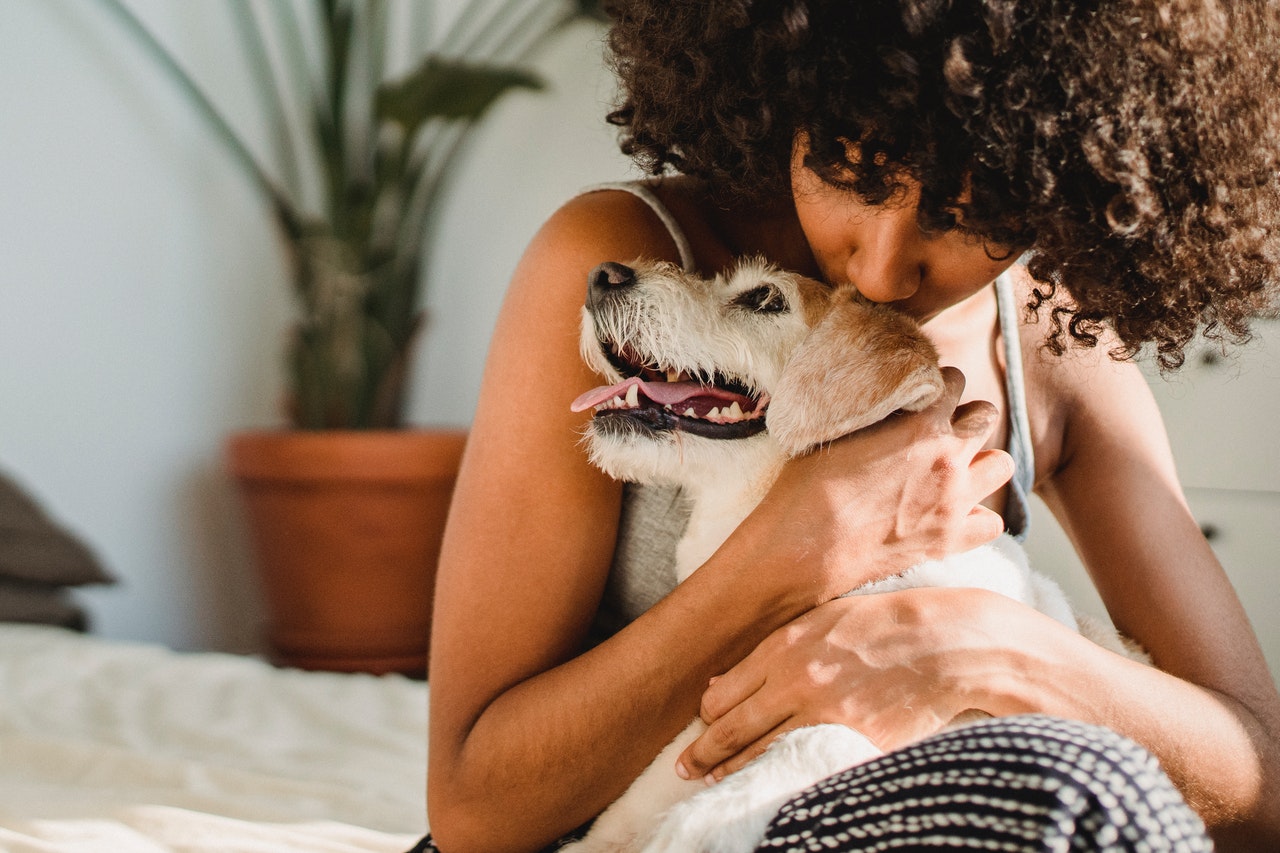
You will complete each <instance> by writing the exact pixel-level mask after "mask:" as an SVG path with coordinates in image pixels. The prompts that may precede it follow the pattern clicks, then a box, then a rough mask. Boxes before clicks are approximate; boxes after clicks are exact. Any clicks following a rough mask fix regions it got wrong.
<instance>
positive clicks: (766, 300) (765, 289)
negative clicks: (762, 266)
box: [733, 284, 788, 314]
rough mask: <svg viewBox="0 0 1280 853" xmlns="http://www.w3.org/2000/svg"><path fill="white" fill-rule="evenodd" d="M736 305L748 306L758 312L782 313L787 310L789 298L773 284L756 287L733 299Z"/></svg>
mask: <svg viewBox="0 0 1280 853" xmlns="http://www.w3.org/2000/svg"><path fill="white" fill-rule="evenodd" d="M733 304H734V305H738V306H740V307H742V308H748V309H750V310H752V311H755V312H756V313H758V314H780V313H782V312H783V311H786V310H787V308H788V306H787V298H786V297H785V296H783V295H782V291H781V290H778V288H776V287H774V286H773V285H771V284H762V285H760V286H759V287H754V288H752V289H751V290H748V291H747V292H746V293H744V294H742V295H741V296H739V297H738V298H736V299H734V300H733Z"/></svg>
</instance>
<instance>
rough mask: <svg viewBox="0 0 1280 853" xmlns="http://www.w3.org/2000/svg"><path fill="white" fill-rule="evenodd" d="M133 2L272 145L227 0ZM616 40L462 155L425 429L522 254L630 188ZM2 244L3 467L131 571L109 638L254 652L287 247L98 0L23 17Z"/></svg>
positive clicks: (1, 59) (10, 87)
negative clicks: (615, 191) (244, 475)
mask: <svg viewBox="0 0 1280 853" xmlns="http://www.w3.org/2000/svg"><path fill="white" fill-rule="evenodd" d="M129 5H130V7H131V8H133V9H134V10H135V11H137V12H138V14H139V15H140V17H142V18H143V20H144V21H146V22H147V23H148V25H150V26H152V27H153V28H154V29H155V30H156V31H157V32H158V33H159V34H160V35H161V37H162V39H163V40H164V41H165V42H166V44H168V45H170V47H171V48H172V49H173V50H174V51H175V52H176V53H177V54H178V55H179V57H180V58H181V59H182V61H183V62H184V63H186V64H187V66H188V67H189V68H190V69H191V70H192V71H193V73H195V74H196V76H197V77H198V78H199V79H201V80H203V81H206V83H207V85H208V86H209V88H210V89H211V90H212V91H213V92H214V93H215V98H216V99H217V100H218V101H219V103H220V104H222V105H224V107H225V109H226V110H227V112H228V113H230V114H231V116H232V118H233V121H234V122H235V123H236V124H237V125H238V126H241V127H245V128H247V129H248V132H249V135H250V137H251V139H252V140H253V142H254V143H255V144H260V143H262V142H263V139H264V138H265V136H264V134H263V132H262V128H263V122H262V121H261V119H260V118H259V113H258V112H257V103H256V101H254V100H253V99H252V98H251V97H250V96H249V95H248V94H247V93H248V92H249V91H250V89H249V87H248V85H247V80H246V78H245V75H244V72H243V71H242V70H240V69H237V67H236V65H235V63H234V61H232V60H229V59H228V58H227V57H231V56H238V54H237V53H236V52H235V51H236V46H235V45H236V35H235V31H234V28H233V27H232V26H231V24H230V19H229V17H228V15H227V5H228V4H227V3H226V2H225V0H202V2H190V0H145V2H144V0H129ZM445 5H446V7H447V8H454V7H456V5H457V4H456V2H455V3H450V4H445ZM599 38H600V34H599V31H598V30H597V29H595V28H593V27H591V26H590V25H583V26H581V27H577V28H575V29H573V30H572V31H569V32H566V33H564V34H562V36H561V37H560V38H559V39H558V40H557V41H556V42H555V43H554V44H553V45H552V46H551V47H550V49H549V50H547V51H546V53H545V54H544V55H543V56H541V57H540V59H539V61H538V63H537V67H538V68H539V70H540V71H541V72H542V73H543V74H544V76H546V77H547V78H548V80H549V82H550V84H551V86H550V91H549V92H543V93H539V94H525V93H520V94H516V95H514V96H512V97H510V98H509V99H508V101H507V102H505V103H504V104H503V105H501V106H500V107H499V108H498V110H497V112H496V113H495V114H494V115H493V116H492V121H491V123H490V124H489V125H488V126H487V127H486V129H485V131H484V132H483V134H482V137H483V138H482V139H481V140H480V143H479V144H478V145H477V146H476V149H475V150H474V151H473V152H472V154H471V156H469V157H468V158H466V161H465V163H464V164H463V166H462V169H461V173H460V174H459V177H458V180H457V183H456V185H455V190H456V191H455V194H454V196H453V197H452V200H451V206H450V211H449V214H448V216H447V218H446V222H445V223H444V225H443V227H442V228H441V229H440V233H439V234H438V236H437V239H438V250H437V253H436V257H435V259H434V262H433V265H432V267H431V268H430V269H429V270H428V273H427V275H428V280H429V282H433V283H434V284H429V285H428V287H429V288H432V290H431V292H430V295H429V297H428V304H429V306H430V307H431V311H432V313H433V315H434V316H435V318H436V322H435V323H434V325H433V327H432V329H431V330H430V332H429V338H428V341H427V345H426V346H424V347H423V348H422V351H421V353H420V358H419V364H418V365H417V368H418V369H417V372H416V374H415V381H414V386H413V397H412V402H411V407H410V415H411V420H412V421H413V422H414V423H417V424H466V423H467V422H468V421H469V419H470V412H471V410H472V408H473V406H474V403H475V398H476V392H477V388H478V383H479V375H480V371H481V367H482V361H483V357H484V352H485V348H486V345H487V340H488V335H489V329H490V326H491V324H492V322H493V318H494V316H495V314H496V310H497V305H498V303H499V300H500V298H501V295H502V291H503V289H504V287H505V285H506V281H507V278H508V275H509V273H510V271H511V268H512V267H513V265H514V263H515V260H516V258H517V257H518V255H519V253H520V251H521V250H522V248H523V246H524V244H525V243H526V241H527V240H528V238H529V237H530V236H531V235H532V233H533V231H534V230H535V229H536V227H537V225H538V224H539V223H540V222H541V221H542V220H543V219H544V218H545V216H546V215H547V214H549V213H550V212H551V211H552V210H553V209H554V208H555V207H556V206H557V205H558V204H559V203H560V202H562V201H563V200H564V199H566V198H568V197H569V196H570V195H572V194H573V193H574V192H575V191H576V190H577V189H578V188H580V187H582V186H585V185H588V184H591V183H594V182H597V181H600V180H610V179H617V178H625V177H629V176H631V174H632V173H631V171H630V167H629V164H628V163H627V162H626V161H625V159H624V158H623V157H622V156H621V155H620V154H618V153H617V152H616V149H615V145H614V135H613V130H612V128H609V127H608V126H607V125H606V124H605V123H604V121H603V115H604V113H605V112H606V109H607V103H608V101H609V99H610V98H611V96H612V94H613V90H612V84H611V82H610V80H609V77H608V74H607V72H605V71H604V70H603V69H602V67H601V64H600V61H599V56H600V44H599ZM0 249H2V251H0V258H2V259H3V262H2V263H0V365H2V367H0V470H4V471H5V472H7V473H9V474H10V475H12V476H15V477H16V478H17V479H18V480H19V481H20V482H22V483H23V484H24V485H26V486H27V487H28V488H29V489H30V490H31V491H32V492H33V493H34V494H35V495H36V496H37V497H38V498H39V499H40V500H41V501H42V502H43V503H44V504H45V506H46V507H47V508H48V509H49V510H50V511H51V513H52V514H53V515H55V516H56V517H57V518H58V519H60V520H61V521H63V522H64V523H66V524H67V526H69V527H70V528H71V529H73V530H74V531H76V532H77V533H79V534H80V535H81V536H82V537H83V538H85V539H86V540H87V541H88V542H89V543H90V544H91V545H92V547H93V548H94V549H95V550H96V551H97V552H98V553H99V554H100V556H101V557H102V559H103V560H104V562H105V563H106V564H107V565H108V567H109V568H110V569H111V570H112V571H113V572H114V573H115V574H116V575H117V576H118V577H119V579H120V583H119V584H118V585H117V586H115V587H112V588H104V589H95V590H90V591H87V592H85V593H84V594H82V596H81V599H82V600H83V601H84V602H86V603H87V605H88V607H89V608H90V611H91V614H92V616H93V619H94V623H95V627H96V630H97V631H98V632H100V633H102V634H105V635H108V636H114V637H124V638H137V639H145V640H156V641H160V642H163V643H167V644H169V645H172V646H175V647H178V648H219V649H230V650H249V649H253V648H256V647H257V645H258V625H259V618H260V611H259V609H258V605H257V599H256V597H255V593H256V590H255V587H254V581H253V578H252V574H251V571H250V569H249V567H248V555H247V551H246V547H245V541H244V532H243V528H242V526H241V524H240V520H239V516H238V507H237V506H236V504H235V499H234V495H233V493H232V491H231V488H230V484H229V482H228V480H227V477H226V475H225V474H224V471H223V456H222V442H223V441H224V439H225V437H226V436H227V434H228V433H229V432H231V431H233V430H236V429H239V428H243V427H251V426H272V425H276V424H278V423H280V421H281V419H280V416H279V409H278V406H277V403H278V400H279V395H280V393H281V389H282V367H281V358H280V356H281V349H282V344H283V338H282V329H283V328H284V324H285V320H286V318H287V316H288V286H287V282H286V279H285V276H284V270H283V266H282V261H281V256H280V253H279V252H278V247H277V244H276V242H275V237H274V234H273V231H272V225H271V222H270V221H269V219H268V218H267V215H266V212H265V211H264V208H263V206H262V204H261V203H260V201H259V199H258V197H257V196H256V195H255V193H254V192H253V190H252V189H251V188H250V187H249V186H248V185H247V183H246V181H245V180H244V179H243V178H242V176H241V174H240V172H238V171H237V170H236V168H235V167H234V166H233V165H232V163H231V161H230V160H229V158H228V157H227V156H226V155H225V153H224V151H223V150H222V149H221V148H219V147H218V146H217V145H216V144H215V143H214V142H213V141H212V140H211V138H210V136H209V134H208V133H207V132H206V130H205V128H204V126H203V125H202V124H200V123H199V122H198V121H197V120H196V119H195V118H194V117H193V114H192V112H191V111H190V109H188V107H187V105H186V104H185V103H184V102H182V100H181V99H180V97H179V96H177V95H176V94H175V93H174V90H173V89H172V87H170V86H169V85H168V84H167V81H166V80H165V79H163V78H162V77H160V76H159V75H158V74H157V73H156V72H155V70H154V69H153V67H152V66H150V65H149V64H148V63H146V62H145V61H143V60H142V59H141V58H140V55H139V53H138V51H137V50H136V47H135V45H134V44H133V43H132V42H131V41H129V40H127V39H126V38H125V37H124V36H122V34H121V31H120V29H119V27H118V26H116V24H115V23H114V21H113V20H112V19H110V18H108V17H107V16H106V15H104V14H103V13H102V10H101V8H100V6H99V5H98V3H96V2H92V0H3V2H2V3H0Z"/></svg>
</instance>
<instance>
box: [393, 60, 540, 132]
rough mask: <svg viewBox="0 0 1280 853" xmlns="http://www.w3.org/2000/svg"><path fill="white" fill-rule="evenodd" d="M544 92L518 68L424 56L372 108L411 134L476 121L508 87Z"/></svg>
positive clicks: (509, 88)
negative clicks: (436, 123) (446, 122)
mask: <svg viewBox="0 0 1280 853" xmlns="http://www.w3.org/2000/svg"><path fill="white" fill-rule="evenodd" d="M542 88H543V84H542V80H540V79H539V78H538V77H537V76H535V75H534V74H531V73H530V72H527V71H523V70H521V69H518V68H499V67H494V66H488V65H479V64H474V63H468V62H462V61H459V60H456V59H445V58H441V57H437V56H428V57H427V58H426V59H424V60H423V62H422V64H421V65H419V66H418V68H417V70H415V71H414V72H413V73H412V74H410V75H409V76H407V77H405V78H403V79H401V80H397V81H392V82H388V83H385V84H383V85H382V86H381V87H380V88H379V89H378V95H377V107H376V110H377V115H378V117H379V119H382V120H390V121H394V122H396V123H398V124H400V125H401V126H403V127H404V129H405V131H406V132H407V134H408V135H410V136H412V135H413V134H414V133H415V132H416V131H417V129H418V128H419V127H420V126H421V125H422V124H423V122H425V121H427V120H428V119H431V118H442V119H453V120H459V119H461V120H468V121H474V120H476V119H478V118H480V117H481V116H482V115H484V113H485V111H486V110H488V109H489V107H491V106H493V104H494V103H495V102H496V101H497V100H498V99H499V98H501V97H502V96H503V95H504V94H506V93H507V92H508V91H510V90H511V89H535V90H536V89H542Z"/></svg>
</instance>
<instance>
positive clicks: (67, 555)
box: [0, 475, 114, 586]
mask: <svg viewBox="0 0 1280 853" xmlns="http://www.w3.org/2000/svg"><path fill="white" fill-rule="evenodd" d="M0 578H9V579H13V580H19V581H23V582H27V583H36V584H46V585H49V586H80V585H81V584H91V583H112V582H113V581H114V579H113V578H112V577H111V575H109V574H108V573H107V572H106V570H105V569H103V567H102V564H101V563H99V562H98V559H97V558H96V557H95V556H94V555H93V553H92V552H91V551H90V550H89V549H88V548H86V547H85V545H84V544H83V543H82V542H81V541H80V540H79V539H77V538H76V537H75V536H73V535H72V534H71V533H69V532H67V531H66V530H65V529H63V528H62V527H61V526H59V525H58V524H56V523H54V522H53V521H52V520H51V519H50V518H49V517H48V516H47V515H46V514H45V512H44V511H43V510H42V509H41V508H40V506H39V505H38V504H37V503H36V502H35V501H34V500H33V499H32V498H31V497H30V496H29V495H28V494H27V493H26V492H24V491H23V490H22V489H21V488H20V487H19V486H18V485H17V484H16V483H15V482H13V481H12V480H11V479H9V478H7V477H5V476H4V475H0Z"/></svg>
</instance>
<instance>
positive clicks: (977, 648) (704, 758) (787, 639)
mask: <svg viewBox="0 0 1280 853" xmlns="http://www.w3.org/2000/svg"><path fill="white" fill-rule="evenodd" d="M1015 608H1016V609H1015ZM1020 616H1028V617H1030V618H1031V619H1032V620H1035V621H1036V622H1037V623H1038V622H1039V621H1040V620H1039V619H1038V618H1037V617H1038V614H1036V613H1035V612H1034V611H1032V610H1030V608H1026V607H1023V606H1021V605H1017V604H1015V603H1014V602H1012V601H1010V600H1008V599H1004V598H1003V597H1001V596H998V595H996V594H994V593H988V592H983V591H980V590H972V589H911V590H904V591H900V592H889V593H881V594H877V595H865V596H851V597H849V598H840V599H836V600H835V601H830V602H828V603H826V604H823V605H821V606H819V607H816V608H814V609H813V610H812V611H810V612H809V613H807V614H805V615H804V616H801V617H800V618H798V619H796V620H795V621H793V622H791V623H790V624H788V625H786V626H784V627H782V628H780V629H779V630H777V631H775V632H774V633H773V634H772V635H771V636H770V637H768V638H767V639H766V640H765V641H764V642H762V643H761V644H760V645H759V646H758V647H757V648H756V650H755V651H754V652H752V653H751V654H750V655H749V656H748V657H747V658H746V659H744V660H743V661H742V662H741V663H739V664H738V665H737V666H735V667H734V668H733V669H731V670H730V671H729V672H727V673H726V674H725V675H723V676H721V677H719V678H716V679H713V680H712V683H711V685H710V686H709V687H708V688H707V690H706V692H705V693H704V694H703V697H702V707H701V711H700V714H701V716H702V718H703V720H704V721H705V722H706V723H707V724H708V725H709V728H708V730H707V731H706V732H705V733H704V734H703V735H702V737H700V738H699V739H698V740H696V741H695V742H694V743H693V744H691V745H690V746H689V747H688V748H687V749H686V750H685V751H684V753H682V754H681V756H680V758H679V760H678V761H679V764H678V766H677V772H678V773H680V774H681V775H682V776H684V777H685V778H698V777H700V776H705V777H708V780H709V781H710V779H715V780H719V779H722V778H723V777H724V776H726V775H728V774H729V773H732V772H734V771H736V770H738V769H740V768H741V767H742V766H743V765H745V764H746V763H747V762H748V761H750V760H751V759H753V758H755V757H756V756H758V755H759V754H760V753H762V752H763V751H764V750H765V748H766V747H767V746H768V745H769V744H770V743H772V742H773V740H774V739H775V738H777V737H778V736H779V735H781V734H783V733H785V732H787V731H790V730H792V729H796V728H799V727H801V726H809V725H816V724H818V723H842V724H844V725H848V726H850V727H852V728H854V729H856V730H857V731H859V732H861V733H862V734H864V735H866V736H867V737H868V738H869V739H870V740H871V741H872V742H873V743H875V744H876V745H877V746H879V747H880V748H881V749H882V750H885V751H888V750H892V749H895V748H897V747H900V746H903V745H905V744H908V743H912V742H914V741H916V740H919V739H921V738H924V737H927V736H929V735H931V734H933V733H935V732H937V731H938V730H939V729H941V728H942V727H943V726H945V725H946V724H947V723H949V722H950V721H951V720H952V719H954V718H955V717H956V716H957V715H959V714H961V713H963V712H964V711H967V710H971V709H979V710H994V709H993V708H990V707H984V706H985V705H987V704H988V697H986V696H981V695H979V694H980V693H981V692H982V691H981V686H982V685H984V684H988V683H990V679H989V678H988V676H990V675H991V674H992V673H993V672H995V671H997V670H998V669H1000V668H1004V667H1007V666H1009V664H1010V660H1009V655H1007V654H1005V653H1004V650H1005V649H1007V648H1008V644H1009V642H1010V640H1009V637H1010V635H1011V633H1015V632H1017V630H1016V629H1015V627H1014V626H1016V625H1018V624H1021V623H1022V622H1024V621H1025V620H1023V619H1020V618H1019V617H1020ZM1054 624H1056V623H1054ZM1040 627H1043V626H1040ZM1040 627H1037V629H1036V631H1037V632H1038V631H1039V630H1040ZM1064 630H1065V629H1064ZM1006 710H1008V709H1006Z"/></svg>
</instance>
